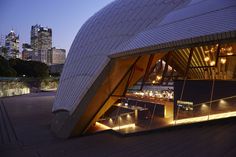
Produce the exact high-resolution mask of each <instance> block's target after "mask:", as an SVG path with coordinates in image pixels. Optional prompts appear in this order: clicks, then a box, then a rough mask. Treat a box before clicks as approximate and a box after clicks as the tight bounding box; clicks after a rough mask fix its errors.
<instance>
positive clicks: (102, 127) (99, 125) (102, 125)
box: [96, 122, 111, 130]
mask: <svg viewBox="0 0 236 157" xmlns="http://www.w3.org/2000/svg"><path fill="white" fill-rule="evenodd" d="M96 126H98V127H99V128H101V129H103V130H108V129H111V128H110V127H109V126H106V125H104V124H102V123H99V122H96Z"/></svg>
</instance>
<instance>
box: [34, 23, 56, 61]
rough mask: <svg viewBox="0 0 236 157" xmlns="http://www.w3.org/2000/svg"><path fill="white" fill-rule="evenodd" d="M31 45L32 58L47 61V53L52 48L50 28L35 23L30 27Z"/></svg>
mask: <svg viewBox="0 0 236 157" xmlns="http://www.w3.org/2000/svg"><path fill="white" fill-rule="evenodd" d="M31 47H32V49H33V51H34V57H33V60H36V61H40V62H43V63H46V64H49V63H48V53H49V52H50V50H51V48H52V29H51V28H47V27H42V26H40V25H35V26H32V27H31Z"/></svg>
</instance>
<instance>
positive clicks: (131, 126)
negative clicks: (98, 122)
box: [112, 123, 135, 130]
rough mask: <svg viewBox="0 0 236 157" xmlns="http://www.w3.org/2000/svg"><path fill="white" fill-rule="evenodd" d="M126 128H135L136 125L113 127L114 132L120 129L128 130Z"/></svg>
mask: <svg viewBox="0 0 236 157" xmlns="http://www.w3.org/2000/svg"><path fill="white" fill-rule="evenodd" d="M126 128H135V123H132V124H127V125H121V126H116V127H113V128H112V130H120V129H126Z"/></svg>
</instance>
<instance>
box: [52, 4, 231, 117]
mask: <svg viewBox="0 0 236 157" xmlns="http://www.w3.org/2000/svg"><path fill="white" fill-rule="evenodd" d="M235 19H236V1H235V0H129V1H127V0H116V1H114V2H112V3H110V4H109V5H108V6H106V7H105V8H103V9H102V10H100V11H99V12H98V13H96V14H95V15H94V16H92V17H91V18H90V19H89V20H88V21H87V22H86V23H85V24H84V25H83V26H82V28H81V29H80V30H79V32H78V34H77V35H76V37H75V39H74V41H73V44H72V45H71V48H70V51H69V54H68V57H67V59H66V63H65V66H64V69H63V73H62V75H61V78H60V85H59V88H58V92H57V95H56V99H55V102H54V105H53V111H54V112H57V111H66V112H67V113H66V117H67V116H73V114H74V113H75V112H76V111H78V112H76V115H77V116H76V117H77V118H76V119H77V120H78V119H79V118H80V117H82V116H84V112H86V109H87V107H88V106H87V104H88V101H89V100H88V99H87V100H86V101H85V100H84V101H82V100H83V99H85V97H88V98H93V97H92V96H90V97H89V96H88V94H89V92H90V90H91V88H93V86H95V85H96V86H99V84H97V83H95V82H96V80H98V78H99V76H101V74H102V72H103V71H104V69H105V68H106V67H107V66H108V64H109V63H110V62H111V60H112V59H113V58H117V57H121V56H128V55H132V54H137V53H141V52H145V51H150V50H155V51H157V50H160V49H165V48H171V47H178V46H183V45H191V44H195V43H202V42H211V41H218V40H223V39H232V38H235V36H236V35H235V34H236V33H235V32H236V20H235ZM90 95H91V93H90ZM97 110H98V109H97ZM97 112H98V111H94V114H96V113H97ZM94 116H95V115H94ZM86 118H87V119H89V118H91V117H89V116H88V117H86ZM77 120H75V121H77ZM62 121H63V120H62Z"/></svg>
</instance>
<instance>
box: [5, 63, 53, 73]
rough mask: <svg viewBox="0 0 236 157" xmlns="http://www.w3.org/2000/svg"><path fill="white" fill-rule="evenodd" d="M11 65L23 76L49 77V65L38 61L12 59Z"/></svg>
mask: <svg viewBox="0 0 236 157" xmlns="http://www.w3.org/2000/svg"><path fill="white" fill-rule="evenodd" d="M9 64H10V66H11V67H12V68H13V69H15V71H16V72H17V76H19V77H22V76H23V75H25V76H26V77H48V76H49V70H48V66H47V65H46V64H44V63H41V62H38V61H24V60H21V59H10V60H9Z"/></svg>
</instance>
